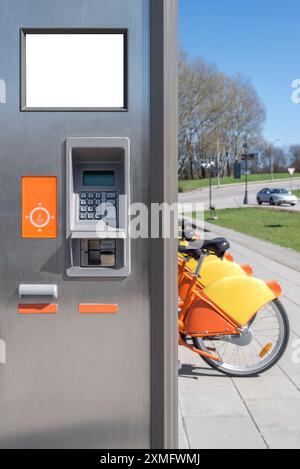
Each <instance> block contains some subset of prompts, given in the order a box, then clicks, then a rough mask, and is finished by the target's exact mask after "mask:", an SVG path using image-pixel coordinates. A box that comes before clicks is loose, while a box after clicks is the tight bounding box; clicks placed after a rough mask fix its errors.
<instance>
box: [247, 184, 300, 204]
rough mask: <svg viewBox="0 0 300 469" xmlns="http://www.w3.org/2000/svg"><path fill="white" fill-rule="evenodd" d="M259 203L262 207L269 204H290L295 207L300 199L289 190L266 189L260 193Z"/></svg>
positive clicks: (258, 195) (258, 196)
mask: <svg viewBox="0 0 300 469" xmlns="http://www.w3.org/2000/svg"><path fill="white" fill-rule="evenodd" d="M256 198H257V203H258V204H259V205H262V204H263V203H267V204H270V205H282V204H289V205H292V206H295V205H296V203H297V202H298V199H297V197H296V196H295V195H293V194H292V192H291V191H288V190H287V189H270V188H266V189H263V190H262V191H260V192H259V193H258V194H257V196H256Z"/></svg>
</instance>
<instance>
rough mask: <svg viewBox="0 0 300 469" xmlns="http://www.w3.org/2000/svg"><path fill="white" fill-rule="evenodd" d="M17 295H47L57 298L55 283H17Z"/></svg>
mask: <svg viewBox="0 0 300 469" xmlns="http://www.w3.org/2000/svg"><path fill="white" fill-rule="evenodd" d="M18 293H19V297H20V298H21V297H22V296H47V297H49V296H50V297H52V298H58V288H57V285H19V289H18Z"/></svg>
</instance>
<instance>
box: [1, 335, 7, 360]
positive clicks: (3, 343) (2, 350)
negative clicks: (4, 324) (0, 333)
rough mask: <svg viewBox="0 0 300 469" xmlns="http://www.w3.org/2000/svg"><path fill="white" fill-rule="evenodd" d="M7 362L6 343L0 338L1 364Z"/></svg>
mask: <svg viewBox="0 0 300 469" xmlns="http://www.w3.org/2000/svg"><path fill="white" fill-rule="evenodd" d="M5 364H6V343H5V341H4V340H2V339H0V365H5Z"/></svg>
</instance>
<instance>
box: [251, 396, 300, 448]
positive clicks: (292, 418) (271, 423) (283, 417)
mask: <svg viewBox="0 0 300 469" xmlns="http://www.w3.org/2000/svg"><path fill="white" fill-rule="evenodd" d="M247 406H248V408H249V410H250V412H251V414H252V416H253V418H254V420H255V422H256V423H257V425H258V427H259V428H260V430H261V432H262V434H264V433H265V432H274V431H277V432H290V433H298V432H300V418H299V417H300V400H284V399H278V400H269V401H266V400H250V401H247ZM299 447H300V442H299Z"/></svg>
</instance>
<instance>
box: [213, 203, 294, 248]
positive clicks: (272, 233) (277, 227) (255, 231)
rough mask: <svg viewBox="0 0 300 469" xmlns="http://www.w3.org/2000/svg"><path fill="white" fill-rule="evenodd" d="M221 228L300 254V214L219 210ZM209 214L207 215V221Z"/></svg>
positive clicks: (257, 209)
mask: <svg viewBox="0 0 300 469" xmlns="http://www.w3.org/2000/svg"><path fill="white" fill-rule="evenodd" d="M217 215H218V220H217V221H214V222H211V221H210V223H215V224H217V225H219V226H224V227H226V228H231V229H232V230H235V231H239V232H241V233H245V234H247V235H250V236H254V237H255V238H259V239H262V240H264V241H270V242H271V243H273V244H278V245H279V246H283V247H286V248H290V249H294V250H295V251H298V252H300V213H299V212H282V211H275V210H270V209H259V208H241V209H227V210H218V212H217ZM208 217H209V213H208V212H206V213H205V219H206V220H207V221H209V220H208Z"/></svg>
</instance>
